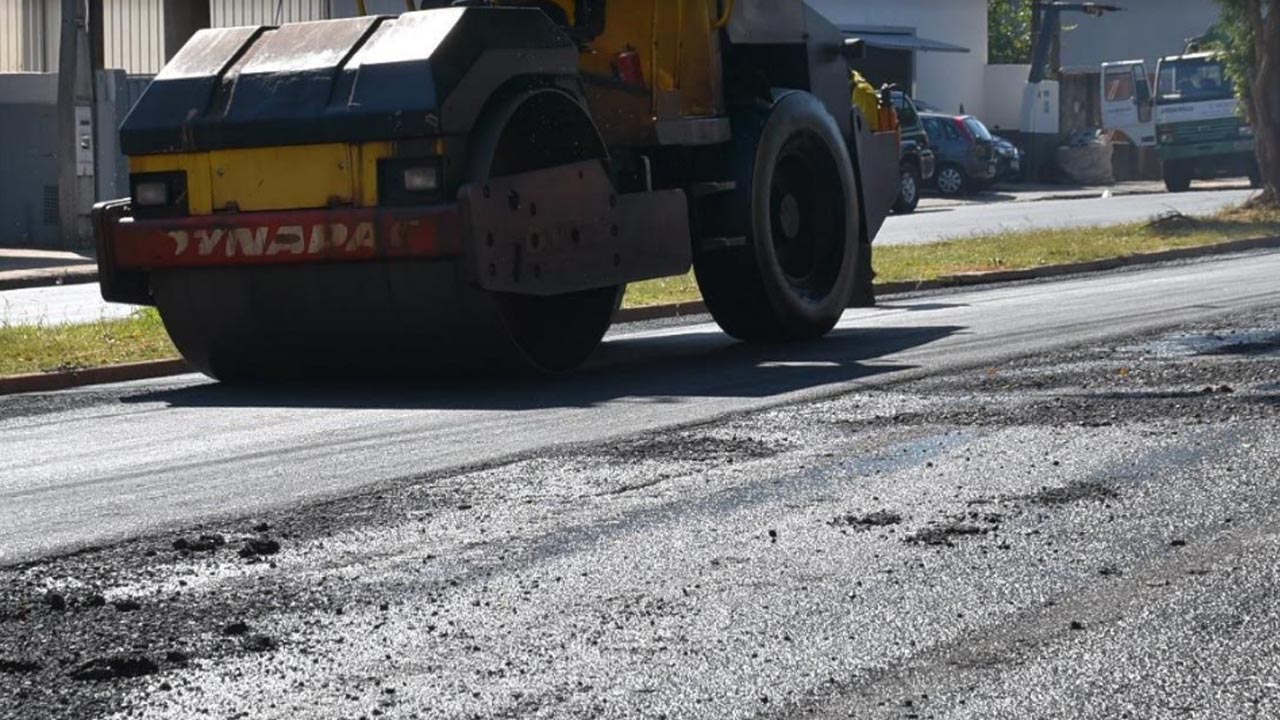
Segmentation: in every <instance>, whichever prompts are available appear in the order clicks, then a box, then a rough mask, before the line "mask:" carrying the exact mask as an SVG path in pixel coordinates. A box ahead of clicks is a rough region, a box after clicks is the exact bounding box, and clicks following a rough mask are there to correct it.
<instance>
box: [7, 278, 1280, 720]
mask: <svg viewBox="0 0 1280 720" xmlns="http://www.w3.org/2000/svg"><path fill="white" fill-rule="evenodd" d="M1277 272H1280V254H1274V253H1273V254H1265V253H1261V254H1253V255H1248V256H1243V257H1238V258H1232V259H1224V260H1214V261H1203V262H1196V263H1190V264H1185V265H1176V266H1165V267H1159V268H1154V269H1146V270H1141V271H1131V272H1123V273H1115V274H1109V275H1102V276H1096V277H1089V278H1080V279H1071V280H1065V281H1059V282H1048V283H1036V284H1026V285H1019V286H1008V287H1000V288H994V289H979V290H972V291H965V292H955V293H941V294H929V295H925V296H920V297H916V298H900V299H895V300H892V301H890V302H887V303H886V304H885V305H884V306H883V307H881V308H878V309H875V310H859V311H851V312H849V313H848V314H847V316H846V318H845V320H844V321H843V323H842V324H841V327H840V329H839V330H838V331H837V333H836V334H835V335H834V336H833V337H831V338H829V339H828V340H826V341H824V342H821V343H816V344H813V345H811V346H807V347H797V348H774V349H748V348H743V347H739V346H737V345H735V344H733V343H732V342H730V341H729V340H727V339H726V338H725V337H724V336H723V335H721V334H719V333H718V332H716V331H715V329H714V327H713V326H711V325H709V324H706V323H702V322H698V321H696V320H695V321H693V322H690V323H683V324H676V325H670V326H660V327H651V328H646V329H641V330H627V331H625V332H622V333H618V334H617V335H615V336H614V337H613V338H612V339H611V340H610V342H609V343H608V344H607V346H606V348H605V351H604V352H603V353H602V354H601V357H600V358H599V359H598V360H597V362H596V363H595V365H594V366H593V367H592V368H590V369H589V370H588V371H586V372H585V373H583V374H581V375H578V376H576V377H572V378H567V379H563V380H559V381H536V382H535V381H508V382H503V383H496V384H495V383H484V384H479V383H477V384H466V383H462V384H459V383H449V384H448V385H443V386H435V387H432V386H421V387H366V388H345V389H330V390H319V389H311V390H307V389H302V388H283V389H279V388H278V389H274V390H252V389H234V388H224V387H220V386H217V385H214V384H212V383H209V382H207V381H204V380H201V379H198V378H194V377H189V378H178V379H174V380H168V381H150V382H141V383H133V384H128V385H122V386H108V387H101V388H93V389H84V390H78V391H71V392H64V393H56V394H50V395H36V396H18V397H10V398H5V399H0V446H3V447H4V448H5V449H6V452H5V453H4V454H3V455H2V456H0V478H2V480H0V483H2V486H0V550H2V552H3V560H0V563H4V564H8V565H9V566H10V569H8V570H5V571H3V575H0V717H23V718H46V717H48V718H52V717H66V716H67V715H66V712H67V710H68V708H74V709H75V713H74V716H75V717H108V716H111V717H123V716H125V715H130V716H133V717H144V718H185V717H190V716H192V715H195V714H197V713H209V714H211V715H212V716H214V717H235V716H248V717H254V718H294V717H333V718H338V717H359V716H366V717H373V716H375V715H385V716H388V717H405V718H409V717H432V718H435V717H441V718H470V717H486V718H487V717H522V718H523V717H547V718H564V717H582V718H586V717H618V718H624V717H626V718H630V717H663V716H665V717H672V718H675V717H693V718H715V719H717V720H720V719H723V718H748V717H766V718H770V717H776V718H791V717H833V718H834V717H859V718H862V717H872V718H878V717H886V718H909V717H935V718H944V717H945V718H969V717H973V718H992V717H1019V718H1020V717H1086V718H1114V717H1124V716H1126V714H1127V715H1128V716H1130V717H1142V718H1165V717H1168V718H1174V717H1186V716H1193V717H1258V718H1265V717H1274V716H1275V715H1276V713H1277V712H1280V694H1278V693H1277V688H1276V685H1275V683H1274V678H1275V677H1276V676H1277V673H1280V616H1278V615H1277V614H1276V613H1277V610H1276V608H1277V607H1278V605H1277V604H1276V602H1275V599H1276V588H1277V587H1278V585H1277V583H1276V580H1277V577H1276V573H1277V568H1276V566H1275V563H1274V562H1273V560H1272V558H1274V557H1275V553H1276V551H1277V550H1280V547H1277V545H1276V536H1275V534H1274V527H1275V525H1276V522H1277V521H1278V520H1280V493H1277V492H1276V480H1277V477H1276V473H1275V468H1276V467H1277V461H1278V460H1280V435H1277V433H1276V428H1277V427H1280V426H1278V425H1277V424H1276V422H1275V421H1276V415H1275V412H1276V409H1277V407H1278V406H1277V404H1276V388H1277V387H1280V377H1278V370H1277V365H1276V363H1275V357H1276V353H1277V352H1278V351H1277V348H1280V315H1277V312H1276V310H1275V308H1276V307H1277V306H1278V303H1280V286H1278V285H1277V284H1276V283H1275V281H1274V278H1275V277H1276V274H1277ZM67 438H74V439H75V442H73V443H68V442H67V441H66V439H67ZM223 543H226V544H225V545H224V544H223ZM86 546H95V547H97V548H98V549H92V550H89V551H87V552H81V553H79V554H75V555H66V556H63V557H61V558H60V559H58V558H55V559H51V560H43V561H38V562H35V563H34V564H30V565H16V564H15V563H21V562H26V561H31V560H35V559H37V558H41V557H47V556H48V554H49V553H65V552H66V551H69V550H73V549H77V548H81V549H83V548H85V547H86ZM94 668H97V669H98V670H94ZM86 673H88V674H89V676H92V677H103V678H116V679H114V680H105V681H101V680H100V681H97V682H84V681H76V680H74V679H72V678H73V677H75V676H77V675H84V674H86ZM1139 678H1140V679H1139ZM6 710H8V711H9V712H8V714H7V715H6V714H5V711H6ZM375 710H376V711H377V712H376V713H375V712H374V711H375Z"/></svg>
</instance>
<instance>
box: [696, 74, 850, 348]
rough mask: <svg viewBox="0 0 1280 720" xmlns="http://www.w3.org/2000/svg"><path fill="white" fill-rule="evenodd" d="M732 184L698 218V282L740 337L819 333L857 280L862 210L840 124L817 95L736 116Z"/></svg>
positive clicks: (723, 323)
mask: <svg viewBox="0 0 1280 720" xmlns="http://www.w3.org/2000/svg"><path fill="white" fill-rule="evenodd" d="M732 153H733V154H732V160H731V162H732V163H733V165H734V168H735V172H734V180H735V185H734V189H733V191H732V192H731V193H730V194H729V195H728V197H726V198H724V202H723V204H722V205H720V207H719V208H718V210H717V211H716V212H714V213H712V214H710V217H705V216H704V217H702V218H700V223H699V234H700V236H701V239H700V240H698V241H695V242H696V243H697V245H696V247H695V248H694V270H695V273H696V275H697V278H698V286H699V288H700V289H701V290H702V295H703V299H704V300H705V301H706V304H707V308H708V309H709V310H710V311H711V315H712V316H713V317H714V318H715V320H716V322H717V323H719V325H720V327H721V328H722V329H724V331H725V332H726V333H728V334H730V335H732V336H733V337H735V338H738V339H740V340H746V341H752V342H777V341H785V340H799V339H808V338H816V337H820V336H822V335H825V334H826V333H827V332H829V331H830V330H831V328H833V327H834V326H835V324H836V322H837V321H838V320H839V319H840V315H841V314H842V313H843V312H844V309H845V305H846V303H847V301H848V300H849V298H850V296H851V294H852V291H853V287H854V284H855V282H856V280H857V263H858V258H859V252H858V251H859V247H858V245H859V234H860V227H861V222H860V219H861V216H860V212H861V208H860V207H859V204H858V193H857V190H858V188H857V181H856V179H855V177H854V174H853V167H852V165H851V163H850V160H849V150H848V147H847V146H846V144H845V141H844V138H843V137H842V136H841V133H840V128H839V126H838V125H836V122H835V120H834V119H833V118H832V117H831V115H830V114H829V113H827V111H826V109H825V107H824V106H823V105H822V104H821V103H820V102H819V101H818V99H817V98H815V97H814V96H813V95H810V94H809V93H805V92H793V93H790V94H788V95H786V96H784V97H783V98H782V99H781V100H779V101H778V102H777V103H775V104H774V105H773V107H772V108H770V109H769V110H767V111H763V112H762V111H755V112H750V113H744V114H743V115H740V116H738V117H735V118H733V147H732Z"/></svg>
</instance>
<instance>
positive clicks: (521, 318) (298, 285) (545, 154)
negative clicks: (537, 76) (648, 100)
mask: <svg viewBox="0 0 1280 720" xmlns="http://www.w3.org/2000/svg"><path fill="white" fill-rule="evenodd" d="M472 144H473V147H474V148H475V150H474V154H473V157H472V158H471V165H470V170H471V172H472V174H471V175H470V176H469V177H471V179H483V178H485V177H490V176H496V175H501V174H511V173H519V172H523V171H526V170H534V169H538V168H543V167H550V166H553V165H557V164H565V163H571V162H578V161H581V160H587V159H592V158H600V159H601V160H602V161H603V160H604V159H605V150H604V144H603V142H602V141H600V139H599V135H598V133H596V131H595V127H594V124H593V123H592V121H591V118H590V115H589V114H587V111H586V110H585V109H584V108H583V107H582V105H581V103H580V101H579V100H578V99H576V98H574V97H573V96H571V95H569V94H567V93H565V92H562V91H559V90H552V89H539V90H533V91H529V92H527V93H523V94H516V95H510V96H506V97H503V98H499V99H496V100H495V101H494V102H493V103H492V104H491V106H490V107H489V108H487V109H486V114H485V116H484V118H483V119H482V122H481V123H480V124H479V125H478V126H477V131H476V133H474V134H473V138H472ZM151 288H152V293H153V295H154V297H155V299H156V304H157V307H158V308H159V310H160V313H161V316H162V317H163V318H164V322H165V326H166V328H167V329H168V331H169V334H170V336H171V337H172V339H173V341H174V344H175V345H176V346H177V347H178V349H179V351H180V352H181V353H182V355H183V357H185V358H186V359H187V361H188V362H190V363H191V365H192V366H194V367H195V368H197V369H198V370H200V371H201V372H203V373H205V374H206V375H209V376H211V377H214V378H217V379H219V380H223V381H260V380H271V381H279V380H290V379H302V378H309V377H322V378H328V377H342V378H345V377H362V378H385V377H388V376H400V377H414V378H419V377H427V376H430V374H432V373H435V372H437V371H444V372H447V373H449V374H455V373H460V374H478V373H482V374H486V375H487V374H490V373H492V372H494V371H499V372H510V371H514V372H522V371H527V370H529V369H533V370H535V371H539V372H544V373H561V372H567V371H570V370H573V369H574V368H576V367H578V366H579V365H580V364H581V363H582V362H584V361H585V360H586V358H587V357H588V356H589V355H590V354H591V353H592V351H593V350H594V349H595V348H596V347H597V346H598V345H599V343H600V340H601V339H602V338H603V337H604V334H605V332H606V331H607V330H608V328H609V325H610V323H611V321H612V316H613V313H614V308H615V306H616V303H617V297H618V293H619V289H618V288H616V287H607V288H601V289H598V290H590V291H586V292H581V293H574V294H571V295H562V296H556V297H532V296H521V295H504V294H495V293H488V292H485V291H483V290H481V289H479V288H478V287H477V286H476V285H475V283H474V282H473V281H472V278H471V275H470V273H469V272H468V271H467V268H466V266H465V264H464V262H367V263H329V264H311V265H298V266H289V267H267V266H262V267H245V268H213V269H200V270H174V271H167V272H158V273H153V275H152V278H151Z"/></svg>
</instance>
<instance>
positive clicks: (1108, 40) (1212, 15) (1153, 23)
mask: <svg viewBox="0 0 1280 720" xmlns="http://www.w3.org/2000/svg"><path fill="white" fill-rule="evenodd" d="M1118 4H1120V5H1122V6H1124V8H1125V12H1122V13H1115V14H1111V15H1107V16H1104V17H1102V18H1090V17H1085V16H1083V15H1079V14H1071V15H1065V16H1063V22H1062V24H1063V33H1062V66H1063V67H1065V68H1084V67H1088V68H1095V67H1097V66H1098V65H1100V64H1102V63H1104V62H1109V61H1113V60H1146V61H1147V63H1148V65H1147V70H1148V71H1149V72H1155V62H1156V60H1158V59H1159V58H1161V57H1163V56H1165V55H1176V54H1178V53H1180V52H1182V50H1183V47H1184V46H1185V43H1186V40H1187V38H1191V37H1196V36H1199V35H1203V34H1204V33H1205V32H1206V31H1207V30H1208V29H1209V27H1210V26H1212V25H1213V24H1214V23H1216V22H1217V21H1218V19H1219V18H1220V17H1221V14H1220V13H1219V11H1218V7H1217V5H1216V3H1215V2H1214V0H1176V2H1174V1H1173V0H1124V2H1122V3H1118Z"/></svg>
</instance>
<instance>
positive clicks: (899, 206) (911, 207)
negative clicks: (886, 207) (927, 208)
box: [893, 165, 920, 215]
mask: <svg viewBox="0 0 1280 720" xmlns="http://www.w3.org/2000/svg"><path fill="white" fill-rule="evenodd" d="M901 183H902V184H901V186H900V187H899V188H898V200H897V201H896V202H895V203H894V204H893V212H894V213H895V214H897V215H910V214H911V213H913V212H915V211H916V207H917V206H919V205H920V171H919V170H917V169H915V167H913V166H911V165H903V166H902V180H901Z"/></svg>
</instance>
